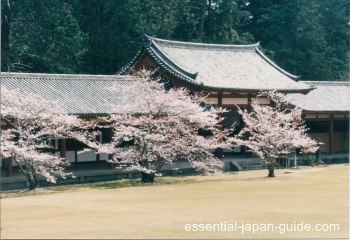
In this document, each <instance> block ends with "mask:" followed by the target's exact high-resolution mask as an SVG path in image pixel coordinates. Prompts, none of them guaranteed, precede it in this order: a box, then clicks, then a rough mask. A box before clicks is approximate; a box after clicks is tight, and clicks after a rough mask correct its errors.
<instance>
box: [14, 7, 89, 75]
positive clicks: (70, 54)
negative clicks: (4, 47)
mask: <svg viewBox="0 0 350 240" xmlns="http://www.w3.org/2000/svg"><path fill="white" fill-rule="evenodd" d="M9 2H10V6H11V8H10V9H11V21H10V29H11V32H10V46H11V51H10V52H11V54H10V55H9V61H10V63H9V64H10V68H11V71H14V72H17V71H23V72H43V73H74V72H78V71H79V68H80V67H81V65H82V63H83V62H84V54H85V52H86V49H85V42H86V39H87V35H86V34H85V33H83V32H82V31H81V30H80V26H79V24H78V21H77V17H79V16H75V15H76V12H74V11H73V7H72V4H71V3H74V2H76V1H67V2H66V1H61V0H53V1H48V0H43V1H17V0H9Z"/></svg>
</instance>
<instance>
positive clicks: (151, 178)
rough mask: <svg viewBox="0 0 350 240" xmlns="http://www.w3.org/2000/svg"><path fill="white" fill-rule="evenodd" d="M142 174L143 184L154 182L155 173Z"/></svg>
mask: <svg viewBox="0 0 350 240" xmlns="http://www.w3.org/2000/svg"><path fill="white" fill-rule="evenodd" d="M141 174H142V179H141V182H143V183H150V182H154V177H155V174H154V173H145V172H142V173H141Z"/></svg>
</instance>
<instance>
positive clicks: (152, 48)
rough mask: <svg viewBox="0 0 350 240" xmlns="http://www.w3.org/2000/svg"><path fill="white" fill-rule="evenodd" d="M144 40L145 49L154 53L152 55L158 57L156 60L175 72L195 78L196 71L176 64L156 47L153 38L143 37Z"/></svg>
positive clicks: (191, 78)
mask: <svg viewBox="0 0 350 240" xmlns="http://www.w3.org/2000/svg"><path fill="white" fill-rule="evenodd" d="M145 40H146V42H145V47H146V49H147V50H149V53H150V54H151V55H153V54H154V57H156V58H158V60H160V61H162V63H164V64H165V65H167V66H166V67H168V68H169V70H172V71H174V72H177V73H179V74H183V75H185V76H186V77H188V78H189V79H190V80H192V81H193V80H195V79H196V77H197V74H198V72H195V73H194V72H190V71H188V70H186V69H184V68H183V67H181V66H179V65H178V64H176V61H175V60H174V59H172V58H171V57H170V56H168V55H167V54H165V53H164V52H163V51H162V50H161V49H160V48H159V47H158V45H157V43H156V42H154V41H153V40H149V39H145Z"/></svg>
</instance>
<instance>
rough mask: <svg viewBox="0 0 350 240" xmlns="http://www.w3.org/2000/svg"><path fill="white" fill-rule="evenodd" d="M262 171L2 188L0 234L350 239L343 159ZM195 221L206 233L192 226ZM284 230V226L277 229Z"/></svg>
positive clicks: (72, 236) (346, 178)
mask: <svg viewBox="0 0 350 240" xmlns="http://www.w3.org/2000/svg"><path fill="white" fill-rule="evenodd" d="M266 175H267V170H256V171H244V172H238V173H230V174H224V175H220V176H193V177H180V178H162V180H160V181H161V182H159V183H158V184H155V185H153V186H133V187H122V188H121V187H118V188H116V183H106V184H97V185H96V184H90V185H80V186H76V187H74V186H73V187H56V188H51V189H39V190H37V192H36V193H32V192H31V193H28V192H27V193H23V192H22V193H18V192H16V193H15V192H5V193H3V194H2V199H1V238H2V239H8V238H35V239H39V238H59V239H62V238H192V239H193V238H302V237H304V238H310V237H313V238H345V239H348V237H349V166H348V165H344V164H338V165H330V166H327V167H313V168H312V167H303V168H300V169H296V170H289V169H280V170H276V178H271V179H270V178H266V177H265V176H266ZM124 182H125V181H124ZM167 183H168V184H167ZM234 223H236V231H234V229H233V226H234ZM186 224H192V225H186ZM193 224H203V225H193ZM213 224H216V225H213ZM220 224H221V225H220ZM243 224H244V225H243ZM253 224H255V225H253ZM267 224H269V225H267ZM302 224H303V225H302ZM308 224H309V227H311V228H310V230H309V231H306V230H305V228H308V226H307V225H308ZM317 224H320V225H317ZM327 224H328V225H327ZM329 224H337V225H338V226H339V231H338V229H335V231H333V230H329V231H317V230H318V229H316V227H317V228H319V227H321V228H323V229H324V230H326V229H327V228H328V229H330V228H333V227H335V228H336V226H337V225H333V226H331V225H329ZM219 225H220V227H219ZM316 225H317V226H316ZM185 227H186V228H187V230H190V228H191V231H186V229H185ZM197 227H199V228H200V229H198V230H203V229H202V227H204V228H207V231H194V230H196V228H197ZM225 227H226V231H224V230H225ZM250 227H251V228H250ZM257 227H259V230H258V229H257ZM272 227H274V229H272ZM212 228H215V229H212ZM242 228H244V229H245V230H246V231H244V232H243V233H242ZM253 228H255V229H256V230H257V232H255V233H253V232H252V230H253ZM287 228H289V229H287ZM293 228H294V229H293ZM283 229H287V230H288V231H286V232H285V233H284V234H283V233H282V232H283ZM214 230H215V231H214ZM249 230H250V231H249Z"/></svg>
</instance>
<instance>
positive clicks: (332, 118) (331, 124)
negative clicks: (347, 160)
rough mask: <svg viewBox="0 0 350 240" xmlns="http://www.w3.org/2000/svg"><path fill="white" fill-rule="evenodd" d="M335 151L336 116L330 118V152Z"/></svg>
mask: <svg viewBox="0 0 350 240" xmlns="http://www.w3.org/2000/svg"><path fill="white" fill-rule="evenodd" d="M333 152H334V116H333V115H331V116H330V119H329V154H333Z"/></svg>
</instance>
